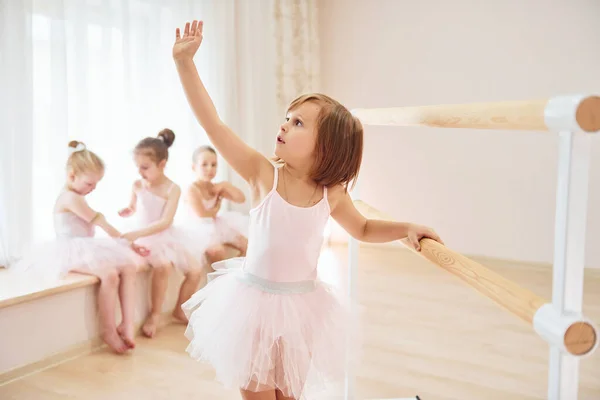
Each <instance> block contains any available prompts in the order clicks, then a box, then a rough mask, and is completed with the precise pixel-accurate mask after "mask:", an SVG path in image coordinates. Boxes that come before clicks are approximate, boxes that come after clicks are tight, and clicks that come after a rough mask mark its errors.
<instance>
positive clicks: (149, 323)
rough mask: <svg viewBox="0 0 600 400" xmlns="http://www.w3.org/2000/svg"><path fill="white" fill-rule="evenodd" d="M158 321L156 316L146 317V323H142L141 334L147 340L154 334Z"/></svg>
mask: <svg viewBox="0 0 600 400" xmlns="http://www.w3.org/2000/svg"><path fill="white" fill-rule="evenodd" d="M158 319H159V315H158V314H150V315H148V318H147V319H146V322H144V326H142V332H144V335H146V336H147V337H149V338H152V337H154V334H155V333H156V328H157V327H158Z"/></svg>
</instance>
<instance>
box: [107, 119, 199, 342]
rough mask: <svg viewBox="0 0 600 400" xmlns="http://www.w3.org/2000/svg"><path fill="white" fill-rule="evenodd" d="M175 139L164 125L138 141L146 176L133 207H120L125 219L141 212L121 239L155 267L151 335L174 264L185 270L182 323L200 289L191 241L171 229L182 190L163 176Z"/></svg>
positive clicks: (144, 329) (144, 328)
mask: <svg viewBox="0 0 600 400" xmlns="http://www.w3.org/2000/svg"><path fill="white" fill-rule="evenodd" d="M174 140H175V133H173V131H172V130H170V129H163V130H162V131H160V132H159V134H158V136H157V137H147V138H145V139H143V140H142V141H140V142H139V143H138V144H137V146H136V147H135V151H134V158H135V164H136V165H137V167H138V172H139V174H140V176H141V177H142V179H140V180H137V181H135V182H134V184H133V190H132V193H131V200H130V202H129V206H128V207H127V208H124V209H123V210H121V211H119V215H121V216H122V217H130V216H132V215H134V214H137V216H138V225H139V227H138V229H136V230H133V231H131V232H128V233H126V234H124V235H123V237H124V238H126V239H128V240H129V241H135V242H136V243H139V244H141V245H143V246H144V247H146V248H147V249H148V250H149V251H150V255H149V256H148V257H147V260H148V262H149V263H150V265H151V266H152V288H151V310H150V314H149V315H148V317H147V319H146V321H145V323H144V325H143V326H142V332H143V333H144V334H145V335H146V336H148V337H153V336H154V334H155V333H156V329H157V325H158V322H159V317H160V314H161V311H162V306H163V303H164V301H165V296H166V291H167V285H168V279H169V272H170V270H171V267H172V266H175V267H177V268H179V269H180V270H181V271H182V272H183V273H184V274H185V280H184V281H183V283H182V285H181V289H180V291H179V298H178V300H177V304H176V306H175V310H174V311H173V316H174V317H175V318H177V319H179V320H181V321H183V322H187V317H186V316H185V313H184V312H183V310H182V309H181V304H182V303H183V302H184V301H186V300H187V299H189V298H190V296H191V295H192V294H193V293H194V292H195V291H196V290H197V288H198V284H199V282H200V279H201V276H202V268H201V263H200V261H197V260H195V259H194V258H193V256H192V253H191V252H190V249H191V246H192V244H191V243H190V242H189V241H187V240H186V238H185V237H184V235H182V234H178V233H177V231H176V229H175V228H174V227H173V219H174V217H175V213H176V211H177V206H178V204H179V198H180V196H181V189H180V188H179V186H178V185H177V184H176V183H174V182H173V181H172V180H171V179H169V178H168V177H167V176H166V175H165V167H166V165H167V160H168V158H169V147H171V145H172V144H173V142H174Z"/></svg>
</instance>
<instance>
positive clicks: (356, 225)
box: [330, 188, 442, 251]
mask: <svg viewBox="0 0 600 400" xmlns="http://www.w3.org/2000/svg"><path fill="white" fill-rule="evenodd" d="M336 189H337V190H332V191H331V192H332V195H331V196H330V199H331V202H332V203H333V207H332V212H331V216H332V217H333V219H335V220H336V221H337V223H339V224H340V226H341V227H342V228H344V229H345V230H346V231H347V232H348V233H349V234H350V235H351V236H352V237H353V238H355V239H356V240H360V241H361V242H370V243H387V242H393V241H395V240H400V239H404V238H408V240H409V241H410V244H411V245H412V246H413V247H414V249H415V250H417V251H420V250H421V245H420V243H419V242H420V240H421V239H423V238H430V239H433V240H436V241H438V242H440V243H441V242H442V241H441V239H440V237H439V236H438V235H437V234H436V233H435V232H434V231H433V229H431V228H428V227H426V226H422V225H417V224H412V223H408V222H394V221H383V220H378V219H367V218H365V217H364V216H363V215H362V214H361V213H360V212H359V211H358V210H357V209H356V207H355V206H354V203H353V202H352V198H351V197H350V195H349V194H348V193H345V192H344V191H343V189H342V188H339V189H338V188H336Z"/></svg>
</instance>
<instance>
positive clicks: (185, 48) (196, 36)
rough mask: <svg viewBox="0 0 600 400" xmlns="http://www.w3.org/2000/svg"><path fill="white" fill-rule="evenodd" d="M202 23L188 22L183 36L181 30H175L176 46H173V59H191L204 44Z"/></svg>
mask: <svg viewBox="0 0 600 400" xmlns="http://www.w3.org/2000/svg"><path fill="white" fill-rule="evenodd" d="M203 26H204V23H203V22H202V21H196V20H194V22H192V24H191V25H190V23H189V22H186V24H185V28H184V29H183V35H182V34H181V31H180V29H179V28H177V29H176V30H175V44H173V58H174V59H175V60H184V59H191V58H193V57H194V54H196V51H198V48H199V47H200V44H201V43H202V29H203Z"/></svg>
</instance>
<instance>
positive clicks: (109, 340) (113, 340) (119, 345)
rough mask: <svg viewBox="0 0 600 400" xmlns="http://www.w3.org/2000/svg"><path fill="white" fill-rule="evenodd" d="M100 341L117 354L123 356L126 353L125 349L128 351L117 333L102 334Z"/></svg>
mask: <svg viewBox="0 0 600 400" xmlns="http://www.w3.org/2000/svg"><path fill="white" fill-rule="evenodd" d="M102 340H104V342H105V343H106V344H107V345H108V346H109V347H110V348H111V349H113V350H114V351H115V352H116V353H117V354H123V353H125V352H126V351H127V349H129V347H127V344H125V342H124V341H123V339H121V337H120V336H119V334H118V333H117V331H112V332H106V333H104V334H103V335H102Z"/></svg>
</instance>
